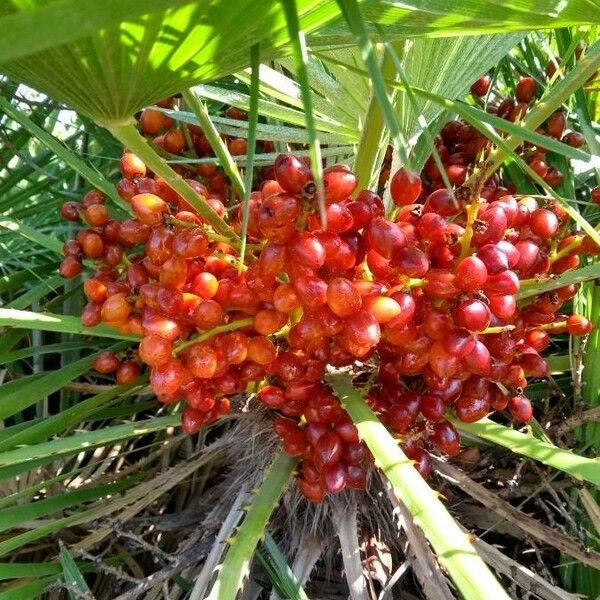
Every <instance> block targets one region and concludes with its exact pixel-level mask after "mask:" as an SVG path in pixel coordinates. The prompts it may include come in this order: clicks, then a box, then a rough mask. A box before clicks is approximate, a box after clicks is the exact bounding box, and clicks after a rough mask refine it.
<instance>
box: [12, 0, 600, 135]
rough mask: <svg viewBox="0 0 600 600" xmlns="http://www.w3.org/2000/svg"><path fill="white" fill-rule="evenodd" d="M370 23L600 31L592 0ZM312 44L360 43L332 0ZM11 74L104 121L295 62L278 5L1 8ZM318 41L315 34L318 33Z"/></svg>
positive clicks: (313, 11) (406, 30)
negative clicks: (257, 50) (261, 67)
mask: <svg viewBox="0 0 600 600" xmlns="http://www.w3.org/2000/svg"><path fill="white" fill-rule="evenodd" d="M361 10H362V12H363V14H364V16H365V20H366V21H367V22H368V23H379V24H381V25H383V26H384V27H386V29H387V31H386V33H387V34H388V35H389V36H391V37H396V38H397V37H409V36H421V35H428V36H444V35H458V34H465V33H478V34H481V33H486V32H503V33H504V32H507V31H522V30H525V29H533V28H544V27H561V26H565V25H577V24H587V23H594V22H598V21H600V8H599V7H598V6H597V5H596V4H592V3H590V2H588V1H586V0H570V1H569V2H564V1H562V0H540V1H539V2H536V3H535V5H533V4H527V3H523V2H520V1H518V0H509V1H507V2H504V1H501V0H494V1H493V2H486V3H482V2H479V0H466V1H464V2H460V3H449V2H447V1H446V0H428V1H426V2H422V1H419V2H417V1H416V0H412V2H403V3H396V2H392V1H390V0H363V1H362V2H361ZM298 16H299V19H300V29H301V30H302V31H304V32H306V34H307V35H309V36H310V37H309V44H310V45H311V46H315V45H329V44H334V45H353V44H354V37H353V35H352V34H351V33H350V31H349V30H348V28H347V27H346V26H345V25H344V24H343V22H342V20H341V19H340V15H339V11H338V10H337V6H336V3H335V2H334V1H331V0H327V1H323V2H317V1H315V0H301V1H299V2H298ZM0 31H2V32H3V35H2V39H1V40H0V57H2V58H1V59H0V72H3V73H6V74H8V75H9V76H11V77H14V78H15V79H16V80H19V81H24V82H26V83H28V84H29V85H32V86H33V87H35V88H36V89H39V90H41V91H44V92H47V93H48V94H50V95H51V96H52V97H53V98H54V99H56V100H60V101H63V102H66V103H67V104H69V105H70V106H72V107H74V108H76V109H77V110H79V111H81V112H82V113H84V114H86V115H89V116H92V117H93V118H94V119H96V120H97V121H102V122H105V123H109V122H112V123H117V122H121V121H123V120H124V119H126V118H127V117H129V116H131V115H132V114H134V113H135V112H136V111H137V110H139V109H140V108H142V107H143V106H145V105H148V104H151V103H153V102H155V101H157V100H159V99H160V98H163V97H166V96H169V95H171V94H174V93H175V92H178V91H180V90H182V89H185V88H188V87H190V86H191V85H193V84H195V83H199V82H206V81H210V80H214V79H217V78H219V77H223V76H225V75H228V74H230V73H232V72H235V71H238V70H240V69H243V68H244V67H246V66H247V65H248V64H249V55H250V48H251V46H253V45H254V44H256V43H260V45H261V48H262V53H263V56H264V57H265V58H273V57H274V56H277V55H285V54H289V53H290V50H291V48H290V46H289V40H290V37H289V35H288V31H287V28H286V22H285V18H284V15H283V11H282V7H281V4H280V3H279V2H272V1H270V0H260V1H256V0H240V1H237V2H235V3H230V2H222V3H215V2H210V1H209V0H202V1H200V2H198V1H194V2H192V1H191V0H175V1H173V0H146V1H144V2H142V1H141V0H131V1H129V2H126V3H123V2H122V1H121V0H58V1H55V2H46V1H45V0H31V1H25V0H18V1H14V2H10V3H8V2H4V3H3V4H2V5H1V6H0ZM311 34H312V35H311Z"/></svg>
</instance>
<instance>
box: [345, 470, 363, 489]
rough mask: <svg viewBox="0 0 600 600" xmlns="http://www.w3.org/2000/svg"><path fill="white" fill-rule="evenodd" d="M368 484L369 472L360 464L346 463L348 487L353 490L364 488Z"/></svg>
mask: <svg viewBox="0 0 600 600" xmlns="http://www.w3.org/2000/svg"><path fill="white" fill-rule="evenodd" d="M366 486H367V473H366V472H365V470H364V469H363V468H362V467H360V466H358V465H353V464H350V465H346V487H347V488H348V489H353V490H364V489H365V487H366Z"/></svg>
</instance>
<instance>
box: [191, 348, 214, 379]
mask: <svg viewBox="0 0 600 600" xmlns="http://www.w3.org/2000/svg"><path fill="white" fill-rule="evenodd" d="M185 366H186V367H187V368H188V370H189V371H190V373H191V374H192V375H193V376H194V377H198V378H200V379H211V378H212V377H215V375H216V374H217V371H218V367H219V355H218V354H217V352H216V351H215V350H213V348H211V347H210V346H205V345H202V344H195V345H193V346H192V347H191V348H190V349H189V350H187V351H186V353H185Z"/></svg>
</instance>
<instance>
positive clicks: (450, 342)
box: [441, 329, 475, 358]
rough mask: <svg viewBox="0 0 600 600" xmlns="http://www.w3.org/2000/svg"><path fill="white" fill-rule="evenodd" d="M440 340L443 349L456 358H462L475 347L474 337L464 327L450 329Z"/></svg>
mask: <svg viewBox="0 0 600 600" xmlns="http://www.w3.org/2000/svg"><path fill="white" fill-rule="evenodd" d="M441 341H442V345H443V347H444V350H445V351H446V352H448V353H449V354H452V355H454V356H457V357H458V358H464V357H465V356H466V355H467V354H470V353H471V352H472V351H473V349H474V348H475V338H474V337H473V336H472V335H471V333H469V332H468V331H467V330H466V329H452V330H451V331H449V332H448V333H447V334H446V335H445V336H444V337H443V338H442V340H441Z"/></svg>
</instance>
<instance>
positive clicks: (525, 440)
mask: <svg viewBox="0 0 600 600" xmlns="http://www.w3.org/2000/svg"><path fill="white" fill-rule="evenodd" d="M449 420H451V421H452V422H453V423H454V425H456V427H457V429H459V430H460V431H462V432H464V433H469V434H471V435H475V436H477V437H479V438H482V439H484V440H488V441H490V442H493V443H494V444H498V445H500V446H504V447H505V448H509V449H510V451H511V452H516V453H517V454H522V455H523V456H528V457H529V458H533V459H534V460H537V461H539V462H541V463H543V464H545V465H548V466H549V467H553V468H555V469H558V470H559V471H564V472H565V473H568V474H569V475H571V476H572V477H574V478H575V479H578V480H579V481H589V482H590V483H593V484H595V485H600V460H599V459H597V458H586V457H585V456H578V455H577V454H574V453H573V452H570V451H569V450H563V449H562V448H559V447H557V446H555V445H554V444H549V443H548V442H544V441H542V440H538V439H537V438H534V437H533V436H532V435H527V434H524V433H520V432H519V431H516V430H515V429H511V428H510V427H505V426H504V425H500V424H499V423H495V422H494V421H491V420H490V419H487V418H485V419H481V420H480V421H477V422H476V423H463V422H461V421H459V420H458V419H456V417H449Z"/></svg>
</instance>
